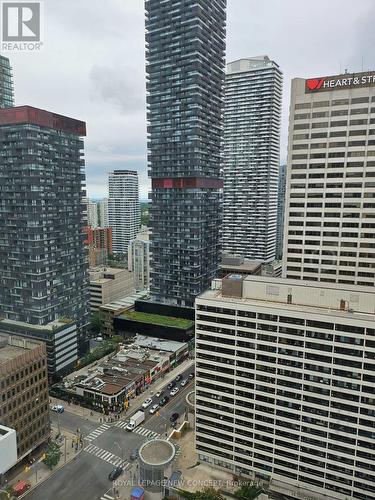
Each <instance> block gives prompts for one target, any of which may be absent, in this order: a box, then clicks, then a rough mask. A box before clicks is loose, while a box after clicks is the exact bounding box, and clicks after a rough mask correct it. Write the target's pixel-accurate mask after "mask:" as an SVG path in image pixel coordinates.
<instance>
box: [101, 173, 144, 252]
mask: <svg viewBox="0 0 375 500" xmlns="http://www.w3.org/2000/svg"><path fill="white" fill-rule="evenodd" d="M108 193H109V197H108V224H109V227H111V228H112V247H113V253H115V254H116V253H126V252H127V249H128V245H129V241H130V240H132V239H134V238H135V237H136V235H137V233H138V231H139V228H140V227H141V209H140V205H139V186H138V172H136V171H135V170H114V171H113V172H110V174H109V177H108Z"/></svg>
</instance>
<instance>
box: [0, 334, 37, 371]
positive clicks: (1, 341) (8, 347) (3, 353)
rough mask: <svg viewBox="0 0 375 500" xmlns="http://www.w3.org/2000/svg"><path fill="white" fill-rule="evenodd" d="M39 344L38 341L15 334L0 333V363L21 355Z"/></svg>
mask: <svg viewBox="0 0 375 500" xmlns="http://www.w3.org/2000/svg"><path fill="white" fill-rule="evenodd" d="M39 345H40V342H38V341H36V340H32V339H25V338H23V337H19V336H15V335H0V365H2V364H5V363H7V362H8V361H11V360H12V359H15V358H18V357H19V356H22V354H24V353H25V352H27V351H30V350H32V349H34V348H36V347H38V346H39Z"/></svg>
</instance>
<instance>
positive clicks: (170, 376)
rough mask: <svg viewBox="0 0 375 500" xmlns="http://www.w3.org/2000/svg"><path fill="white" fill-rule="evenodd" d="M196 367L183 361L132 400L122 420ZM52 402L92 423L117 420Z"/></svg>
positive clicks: (82, 408)
mask: <svg viewBox="0 0 375 500" xmlns="http://www.w3.org/2000/svg"><path fill="white" fill-rule="evenodd" d="M193 365H194V359H186V360H185V361H183V362H182V363H181V364H180V365H178V366H177V367H176V368H174V369H173V370H172V371H170V372H168V373H167V374H166V375H164V376H163V377H162V378H158V379H157V380H156V381H155V382H153V383H152V384H151V385H150V386H149V387H148V388H147V389H146V390H145V391H144V392H142V394H140V395H139V396H136V397H135V398H134V399H131V400H130V404H129V408H128V410H127V411H123V412H122V413H121V414H120V417H119V418H120V420H123V419H127V418H129V417H130V416H131V415H133V414H134V413H135V412H136V410H137V409H138V408H139V406H140V405H141V404H142V403H143V402H144V401H146V399H147V398H149V397H152V396H153V395H154V394H155V393H156V392H158V391H159V390H160V389H161V388H162V387H165V386H166V385H168V384H169V382H171V381H172V380H174V379H175V378H176V377H177V375H179V374H180V373H182V372H184V371H185V370H187V369H188V368H190V367H191V366H193ZM50 402H51V404H52V405H55V404H60V405H63V406H64V408H65V411H67V412H69V413H73V414H75V415H77V416H79V417H81V418H84V419H86V420H90V421H91V422H98V423H102V422H114V421H116V420H117V419H116V418H114V416H108V415H103V414H102V413H99V412H96V411H92V412H91V411H90V410H89V409H87V408H84V407H82V406H78V405H75V404H69V403H67V402H66V401H63V400H61V399H57V398H54V397H50ZM91 413H92V415H91Z"/></svg>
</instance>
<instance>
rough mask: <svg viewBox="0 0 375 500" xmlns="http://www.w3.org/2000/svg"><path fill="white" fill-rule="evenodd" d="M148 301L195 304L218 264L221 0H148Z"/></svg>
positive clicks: (222, 46) (221, 59)
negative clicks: (149, 228)
mask: <svg viewBox="0 0 375 500" xmlns="http://www.w3.org/2000/svg"><path fill="white" fill-rule="evenodd" d="M145 6H146V42H147V54H146V57H147V92H148V97H147V103H148V122H149V125H148V132H149V144H148V147H149V156H148V160H149V165H150V177H151V179H152V192H151V210H150V226H151V253H152V264H151V268H152V272H151V297H152V299H153V300H154V301H155V302H161V303H166V304H173V305H178V306H187V307H192V306H193V304H194V299H195V297H196V296H197V295H199V294H200V293H201V292H202V290H204V289H206V288H207V287H209V285H210V280H211V279H212V277H213V276H214V275H215V274H216V272H217V269H218V261H219V228H220V224H221V208H220V205H221V194H220V188H221V187H222V181H221V179H220V142H221V138H222V122H221V114H222V103H223V80H224V55H225V17H226V13H225V8H226V1H225V0H185V1H184V2H175V1H174V0H167V1H164V2H160V1H159V0H146V2H145Z"/></svg>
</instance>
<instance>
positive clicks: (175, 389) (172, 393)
mask: <svg viewBox="0 0 375 500" xmlns="http://www.w3.org/2000/svg"><path fill="white" fill-rule="evenodd" d="M178 392H180V389H179V388H178V387H175V388H174V389H172V390H171V392H170V393H169V395H170V396H175V395H176V394H177V393H178Z"/></svg>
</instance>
